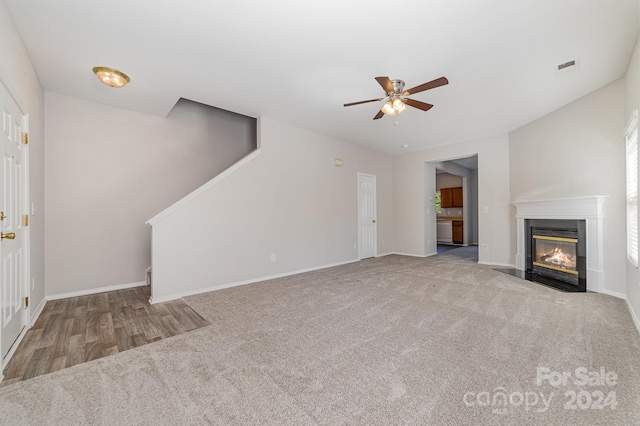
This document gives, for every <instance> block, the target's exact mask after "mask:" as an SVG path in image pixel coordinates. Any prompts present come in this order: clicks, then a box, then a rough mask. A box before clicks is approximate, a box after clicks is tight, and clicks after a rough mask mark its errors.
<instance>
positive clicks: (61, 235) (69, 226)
mask: <svg viewBox="0 0 640 426" xmlns="http://www.w3.org/2000/svg"><path fill="white" fill-rule="evenodd" d="M105 90H112V89H110V88H108V87H105ZM123 90H126V89H123ZM45 114H46V123H45V131H46V140H47V144H46V151H45V157H46V163H47V167H46V200H45V201H46V204H47V212H46V222H47V229H46V283H47V286H46V293H47V295H48V296H57V295H61V294H67V293H74V292H86V291H91V290H92V289H97V288H101V287H109V286H116V285H126V284H131V283H136V282H141V281H144V279H145V270H146V268H148V267H149V266H150V265H151V252H150V251H151V232H150V229H149V228H148V226H146V225H145V221H146V220H147V219H148V218H149V217H151V216H153V215H155V214H156V213H158V212H160V211H161V210H163V209H164V208H166V207H167V206H169V205H171V204H173V203H174V202H176V201H177V200H178V199H180V198H182V197H183V196H184V195H186V194H188V193H189V192H191V191H193V190H194V189H195V188H197V187H199V186H200V185H202V184H203V183H205V182H207V181H208V180H210V179H211V178H212V177H214V176H215V175H216V174H218V173H220V172H221V171H222V170H224V169H225V168H226V167H228V166H229V165H230V164H232V163H233V162H235V161H237V160H238V159H239V158H241V157H243V156H244V155H246V154H247V153H248V152H250V151H251V150H253V149H254V148H255V139H256V136H255V134H256V120H255V119H251V118H248V117H243V116H238V115H237V114H232V113H230V112H227V111H221V110H217V109H215V108H211V107H207V106H204V105H201V104H197V103H195V102H189V101H180V102H179V103H178V104H177V105H176V107H175V108H174V109H173V110H172V111H171V113H170V114H169V115H168V116H167V117H166V118H162V117H155V116H150V115H146V114H141V113H137V112H132V111H128V110H124V109H120V108H114V107H110V106H106V105H101V104H97V103H94V102H89V101H85V100H81V99H77V98H72V97H68V96H63V95H59V94H56V93H51V92H46V93H45Z"/></svg>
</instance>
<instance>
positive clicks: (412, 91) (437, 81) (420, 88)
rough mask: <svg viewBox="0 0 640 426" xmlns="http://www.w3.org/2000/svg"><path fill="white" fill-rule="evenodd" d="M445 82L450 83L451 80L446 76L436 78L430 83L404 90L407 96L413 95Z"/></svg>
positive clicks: (442, 84)
mask: <svg viewBox="0 0 640 426" xmlns="http://www.w3.org/2000/svg"><path fill="white" fill-rule="evenodd" d="M445 84H449V80H447V78H446V77H440V78H436V79H435V80H433V81H430V82H428V83H424V84H421V85H420V86H416V87H413V88H411V89H409V90H405V91H404V95H405V96H409V95H413V94H415V93H420V92H424V91H425V90H429V89H434V88H436V87H440V86H444V85H445Z"/></svg>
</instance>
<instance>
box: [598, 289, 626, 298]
mask: <svg viewBox="0 0 640 426" xmlns="http://www.w3.org/2000/svg"><path fill="white" fill-rule="evenodd" d="M601 293H602V294H608V295H609V296H613V297H617V298H618V299H623V300H627V296H626V295H625V294H623V293H618V292H617V291H613V290H607V289H606V288H605V289H604V290H602V292H601Z"/></svg>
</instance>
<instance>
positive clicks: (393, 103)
mask: <svg viewBox="0 0 640 426" xmlns="http://www.w3.org/2000/svg"><path fill="white" fill-rule="evenodd" d="M376 81H377V82H378V83H379V84H380V86H382V88H383V89H384V91H385V93H386V94H387V96H386V97H384V98H379V99H369V100H367V101H359V102H351V103H348V104H344V106H346V107H348V106H353V105H359V104H365V103H368V102H378V101H385V103H384V105H383V106H382V108H380V111H379V112H378V113H377V114H376V116H375V117H373V119H374V120H377V119H379V118H382V116H384V115H396V114H401V113H403V112H404V111H406V109H407V105H409V106H411V107H414V108H418V109H421V110H422V111H428V110H430V109H431V108H433V105H431V104H428V103H425V102H421V101H416V100H414V99H409V98H407V96H409V95H413V94H415V93H420V92H424V91H425V90H429V89H434V88H436V87H440V86H444V85H445V84H449V80H447V79H446V77H440V78H437V79H435V80H432V81H429V82H427V83H424V84H421V85H419V86H416V87H413V88H411V89H409V90H404V81H402V80H389V77H376Z"/></svg>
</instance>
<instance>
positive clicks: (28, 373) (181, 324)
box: [0, 286, 209, 386]
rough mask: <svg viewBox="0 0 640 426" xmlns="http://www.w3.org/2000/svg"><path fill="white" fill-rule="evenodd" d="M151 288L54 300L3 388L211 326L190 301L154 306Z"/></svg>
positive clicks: (11, 367)
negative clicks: (150, 297)
mask: <svg viewBox="0 0 640 426" xmlns="http://www.w3.org/2000/svg"><path fill="white" fill-rule="evenodd" d="M149 294H150V287H148V286H144V287H136V288H133V289H127V290H118V291H112V292H108V293H100V294H93V295H90V296H80V297H73V298H69V299H61V300H54V301H49V302H47V304H46V305H45V307H44V309H43V311H42V313H41V314H40V317H39V318H38V321H37V322H36V323H35V325H34V326H33V328H31V329H30V330H29V331H27V334H26V335H25V336H24V339H23V340H22V342H21V343H20V346H18V349H17V350H16V352H15V354H14V355H13V357H12V358H11V361H10V362H9V364H8V365H7V367H6V368H5V370H4V376H5V377H4V380H3V382H2V384H0V386H4V385H7V384H11V383H15V382H19V381H21V380H26V379H29V378H31V377H35V376H38V375H40V374H47V373H51V372H53V371H56V370H60V369H62V368H65V367H71V366H72V365H76V364H80V363H82V362H87V361H91V360H94V359H97V358H101V357H104V356H109V355H113V354H116V353H118V352H121V351H126V350H127V349H131V348H135V347H137V346H142V345H145V344H147V343H151V342H155V341H157V340H160V339H164V338H167V337H171V336H175V335H177V334H182V333H186V332H187V331H191V330H195V329H197V328H200V327H205V326H207V325H209V322H208V321H207V320H205V319H204V318H202V317H201V316H200V315H199V314H198V313H197V312H196V311H194V310H193V309H192V308H191V307H190V306H189V305H187V303H186V302H185V301H184V300H182V299H179V300H174V301H171V302H166V303H159V304H155V305H151V304H149V301H148V300H149Z"/></svg>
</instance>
